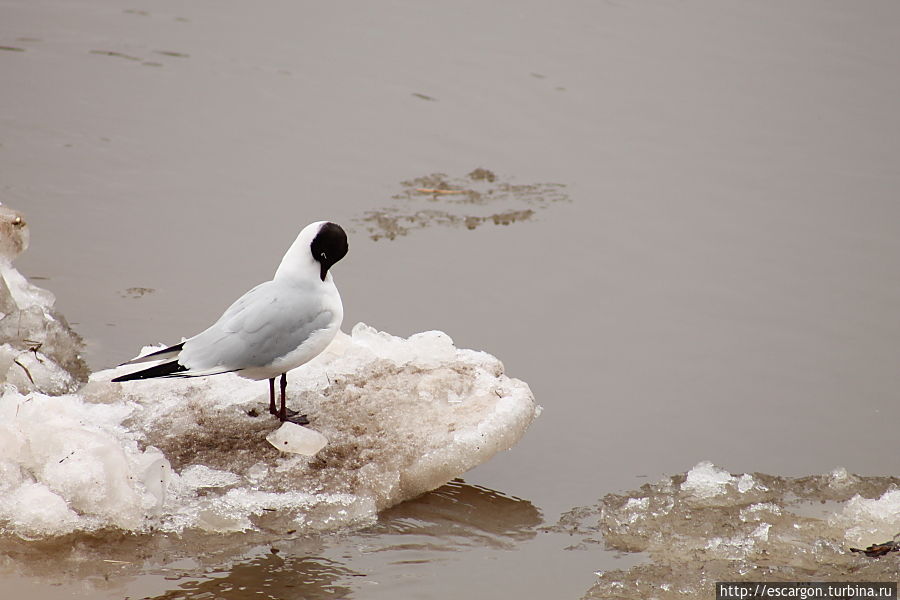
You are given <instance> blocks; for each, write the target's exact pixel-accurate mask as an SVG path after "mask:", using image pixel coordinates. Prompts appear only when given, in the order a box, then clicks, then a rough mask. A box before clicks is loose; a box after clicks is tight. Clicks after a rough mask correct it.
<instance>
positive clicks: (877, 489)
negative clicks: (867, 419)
mask: <svg viewBox="0 0 900 600" xmlns="http://www.w3.org/2000/svg"><path fill="white" fill-rule="evenodd" d="M898 486H900V479H897V478H893V477H861V476H856V475H852V474H850V473H848V472H847V471H846V470H845V469H835V470H834V471H832V472H831V473H828V474H826V475H817V476H809V477H801V478H786V477H776V476H773V475H765V474H761V473H753V474H742V475H738V476H735V475H732V474H731V473H729V472H728V471H726V470H724V469H721V468H719V467H717V466H715V465H713V464H712V463H711V462H708V461H704V462H701V463H699V464H698V465H696V466H695V467H694V468H692V469H691V470H690V471H688V472H687V473H684V474H682V475H676V476H674V477H671V478H666V479H663V480H662V481H660V482H657V483H654V484H647V485H644V486H642V487H641V488H640V489H639V490H636V491H632V492H628V493H626V494H609V495H607V496H605V497H604V498H603V499H602V500H600V502H599V503H598V504H597V505H595V506H592V507H583V508H579V509H575V510H573V511H571V512H569V513H567V514H566V515H564V516H563V517H562V519H561V520H560V523H559V524H558V525H557V526H556V527H555V528H554V529H556V530H559V531H567V532H570V533H572V534H577V535H581V536H582V537H583V538H584V541H585V542H591V541H594V542H603V543H605V544H606V546H607V547H609V548H610V549H613V550H618V551H622V552H644V553H646V555H647V558H648V559H649V560H648V561H647V562H645V563H642V564H639V565H637V566H635V567H633V568H631V569H629V570H627V571H605V572H599V573H598V574H597V575H598V578H599V579H598V582H597V584H596V585H595V586H594V587H593V588H591V589H590V590H589V592H588V594H587V596H586V597H587V598H609V597H615V598H649V597H656V598H693V597H712V595H715V592H714V588H713V586H714V584H715V582H716V581H741V580H750V581H798V580H799V581H804V580H809V578H810V577H812V578H814V579H815V580H819V581H828V580H832V581H891V580H897V579H898V577H900V567H898V563H897V561H896V560H891V559H892V558H893V557H887V560H878V559H872V558H868V557H866V556H865V555H863V554H861V553H859V552H855V551H853V550H851V548H866V547H867V546H870V545H873V544H879V543H883V542H885V541H887V540H891V539H892V538H894V536H895V535H897V533H898V531H900V489H898Z"/></svg>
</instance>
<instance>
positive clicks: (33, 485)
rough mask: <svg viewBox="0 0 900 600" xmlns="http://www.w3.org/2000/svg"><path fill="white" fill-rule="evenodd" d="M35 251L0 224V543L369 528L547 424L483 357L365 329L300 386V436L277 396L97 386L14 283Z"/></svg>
mask: <svg viewBox="0 0 900 600" xmlns="http://www.w3.org/2000/svg"><path fill="white" fill-rule="evenodd" d="M27 245H28V230H27V227H26V226H25V224H24V220H23V219H22V216H21V215H20V214H19V213H16V212H15V211H12V210H10V209H8V208H6V207H3V206H0V534H6V535H11V536H13V537H15V538H25V539H37V538H54V537H58V536H64V535H67V534H72V533H75V534H78V533H85V532H103V531H113V532H116V531H118V532H123V531H124V532H142V533H150V532H156V531H162V532H187V531H194V532H216V533H220V532H236V531H260V532H272V533H286V532H295V531H321V530H326V529H334V528H340V527H343V526H347V525H354V524H361V523H367V522H370V521H371V520H372V519H373V518H374V516H375V514H376V513H377V512H378V511H380V510H382V509H385V508H387V507H390V506H392V505H395V504H397V503H399V502H402V501H403V500H406V499H409V498H413V497H415V496H417V495H419V494H422V493H424V492H426V491H429V490H432V489H435V488H437V487H440V486H441V485H443V484H445V483H446V482H448V481H450V480H451V479H453V478H455V477H457V476H459V475H461V474H462V473H464V472H465V471H467V470H469V469H471V468H472V467H474V466H476V465H478V464H480V463H482V462H484V461H486V460H488V459H489V458H490V457H491V456H493V455H494V454H496V453H497V452H499V451H501V450H506V449H508V448H510V447H512V446H513V445H514V444H515V443H516V442H517V441H518V440H519V439H520V438H521V436H522V435H523V434H524V433H525V430H526V429H527V428H528V426H529V425H530V424H531V422H532V421H533V420H534V419H535V417H536V416H537V415H538V414H539V411H540V407H538V406H537V405H536V404H535V403H534V398H533V396H532V394H531V391H530V390H529V388H528V385H527V384H525V383H524V382H522V381H519V380H516V379H511V378H509V377H507V376H506V375H505V374H504V370H503V365H502V364H501V363H500V361H499V360H497V359H496V358H495V357H493V356H491V355H489V354H486V353H484V352H477V351H472V350H463V349H458V348H456V347H455V346H454V345H453V341H452V340H451V339H450V337H449V336H447V335H446V334H444V333H442V332H439V331H429V332H425V333H419V334H416V335H413V336H411V337H410V338H408V339H403V338H398V337H394V336H392V335H389V334H387V333H384V332H379V331H376V330H375V329H373V328H371V327H368V326H366V325H364V324H358V325H356V326H355V327H354V328H353V330H352V332H351V334H350V335H347V334H343V333H339V334H338V336H337V338H336V339H335V340H334V342H333V343H332V344H331V345H330V346H329V348H328V349H326V350H325V352H323V353H322V354H321V355H319V356H318V357H316V358H315V359H314V360H313V361H311V362H309V363H307V364H306V365H304V366H302V367H301V368H299V369H297V370H295V371H294V372H292V374H291V377H290V378H289V379H290V383H289V386H288V390H287V391H288V398H289V401H290V403H291V404H292V407H293V408H295V409H299V410H300V411H301V412H303V413H305V414H308V415H309V419H310V425H309V426H308V427H307V428H300V427H296V426H295V427H296V429H292V428H287V429H285V428H281V429H279V425H280V424H279V423H278V421H277V420H276V419H273V418H271V417H270V416H269V414H268V410H267V408H268V389H267V387H266V386H265V385H262V384H260V383H259V382H255V381H250V380H246V379H242V378H240V377H238V376H236V375H233V374H224V375H217V376H215V377H208V378H197V379H156V380H144V381H132V382H127V383H121V384H120V383H112V382H110V379H112V378H113V377H115V376H117V375H122V374H123V373H124V372H125V371H127V368H124V369H121V370H115V369H113V370H108V371H103V372H99V373H94V374H93V375H91V376H90V379H89V381H88V378H87V369H86V367H85V365H84V362H83V361H82V360H81V358H80V356H79V354H78V352H79V350H80V347H81V340H80V339H79V338H78V336H77V335H76V334H75V333H74V332H72V330H71V329H70V328H69V327H68V325H67V324H66V322H65V319H63V318H62V316H61V315H59V314H58V313H56V312H55V311H54V310H53V303H54V298H53V295H52V294H51V293H50V292H48V291H46V290H43V289H41V288H38V287H36V286H34V285H33V284H31V283H30V282H28V281H27V280H26V279H25V278H24V277H23V276H22V275H21V274H20V273H19V272H18V271H17V270H16V269H15V268H14V267H13V266H12V261H13V259H14V258H15V257H16V256H17V255H18V254H19V253H20V252H22V251H23V250H24V249H25V248H26V247H27ZM146 350H147V349H145V351H146ZM85 381H87V383H84V382H85ZM82 384H84V385H82ZM275 446H277V447H278V448H277V449H276V447H275Z"/></svg>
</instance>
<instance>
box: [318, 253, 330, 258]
mask: <svg viewBox="0 0 900 600" xmlns="http://www.w3.org/2000/svg"><path fill="white" fill-rule="evenodd" d="M320 256H321V257H322V258H328V257H327V256H325V253H324V252H323V253H322V254H321V255H320Z"/></svg>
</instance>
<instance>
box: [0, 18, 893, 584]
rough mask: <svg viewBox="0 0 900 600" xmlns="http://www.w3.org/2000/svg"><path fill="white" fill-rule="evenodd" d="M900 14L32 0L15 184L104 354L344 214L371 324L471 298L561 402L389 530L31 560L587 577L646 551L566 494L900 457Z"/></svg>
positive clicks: (219, 294) (429, 321)
mask: <svg viewBox="0 0 900 600" xmlns="http://www.w3.org/2000/svg"><path fill="white" fill-rule="evenodd" d="M898 26H900V5H898V4H897V3H895V2H890V1H881V2H879V1H872V2H866V3H851V2H831V1H823V0H816V1H798V2H791V3H783V2H774V1H727V2H699V1H693V0H688V1H674V0H672V1H660V2H654V3H630V2H577V1H571V2H569V1H564V2H556V3H544V2H528V1H526V2H506V1H500V2H454V3H450V4H444V3H436V2H424V3H423V2H379V3H362V2H351V3H309V2H286V1H279V2H269V3H266V4H265V5H264V6H263V5H260V4H257V3H247V2H233V1H228V2H221V1H218V2H211V1H209V0H199V1H196V2H191V3H181V2H172V1H168V0H157V1H154V2H147V1H142V0H136V1H134V2H126V3H119V2H103V1H100V0H84V1H80V2H52V1H44V0H28V1H27V2H26V1H17V2H16V1H13V2H9V1H6V2H0V76H2V77H0V79H2V82H3V83H2V89H3V91H2V102H0V165H2V166H0V168H2V181H0V201H2V202H3V203H4V204H8V205H10V206H12V207H14V208H16V209H19V210H21V211H23V212H24V213H25V214H26V216H27V217H28V220H29V224H30V226H31V232H32V237H31V248H30V249H29V250H28V252H27V253H26V254H25V255H23V256H22V257H21V259H19V260H18V261H17V263H16V264H17V267H18V268H19V269H20V270H21V271H22V272H23V273H24V274H26V275H27V276H29V277H31V278H33V279H34V280H35V283H37V284H39V285H41V286H42V287H46V288H48V289H50V290H52V291H53V292H54V293H55V294H56V295H57V298H58V301H57V308H58V309H59V310H60V311H61V312H62V313H63V314H65V315H66V316H67V317H68V319H69V321H70V322H72V324H73V326H74V327H75V329H76V330H77V331H78V332H79V333H81V334H82V335H83V336H84V338H85V340H86V342H87V358H88V360H89V362H90V363H91V366H92V367H94V368H95V369H99V368H105V367H108V366H111V365H113V364H116V363H118V362H121V361H122V360H124V359H126V358H130V357H131V356H133V355H134V354H135V353H136V352H137V351H138V350H139V349H140V347H141V346H142V345H143V344H147V343H151V342H152V343H155V342H172V341H173V340H176V341H177V340H178V339H180V336H182V335H191V334H193V333H196V332H197V331H199V330H200V329H201V328H203V327H205V326H206V325H207V324H208V323H210V322H212V321H213V320H214V319H215V318H217V317H218V315H219V314H220V313H221V311H222V310H223V309H224V308H225V307H226V306H227V304H228V303H229V302H230V301H231V300H232V299H234V298H236V297H237V296H238V295H240V294H241V293H243V292H244V291H245V290H247V289H249V288H250V287H251V286H252V285H255V284H256V283H258V282H260V281H262V280H264V279H267V278H268V277H269V276H270V274H271V273H272V271H273V270H274V268H275V266H276V265H277V263H278V261H279V260H280V258H281V256H282V253H283V251H284V249H285V248H286V247H287V246H288V245H289V244H290V242H291V241H292V240H293V239H294V237H295V236H296V233H297V231H299V229H300V228H301V227H302V226H303V225H304V224H306V223H308V222H310V221H313V220H317V219H325V218H327V219H331V220H334V221H336V222H339V223H342V224H345V225H346V226H347V227H348V228H350V229H352V232H351V241H350V254H349V255H348V257H347V259H345V260H344V261H343V262H341V263H340V264H339V265H338V266H337V267H336V268H335V278H336V281H337V283H338V286H339V288H340V290H341V293H342V296H343V300H344V306H345V320H344V323H345V329H348V328H349V327H350V326H352V325H353V324H354V323H356V322H358V321H364V322H366V323H369V324H371V325H373V326H375V327H377V328H379V329H382V330H385V331H389V332H391V333H393V334H395V335H404V336H405V335H409V334H411V333H414V332H418V331H424V330H429V329H440V330H443V331H445V332H447V333H448V334H450V335H451V336H452V337H453V339H454V341H455V342H456V344H457V345H458V346H459V347H467V348H476V349H483V350H486V351H488V352H491V353H492V354H495V355H496V356H498V357H499V358H500V359H501V360H503V361H504V363H505V365H506V368H507V372H508V373H509V374H510V375H511V376H514V377H518V378H520V379H523V380H525V381H527V382H528V383H529V385H530V386H531V388H532V390H533V391H534V393H535V396H536V397H537V400H538V402H539V403H540V404H542V405H543V406H544V409H545V410H544V413H543V415H542V416H541V417H540V419H538V421H537V422H536V423H535V424H534V425H533V426H532V428H531V430H530V431H529V432H528V434H527V435H526V436H525V438H524V440H523V441H522V442H521V443H520V444H519V445H518V446H517V447H515V448H514V449H513V450H512V451H510V452H506V453H504V454H502V455H500V456H497V457H495V458H494V459H493V460H492V461H490V462H489V463H487V464H484V465H482V466H480V467H478V468H476V469H474V470H472V471H470V472H469V473H467V474H466V475H465V481H464V482H462V481H457V482H454V483H452V484H450V485H448V486H445V487H444V488H441V489H440V490H438V491H436V492H433V493H431V494H427V495H425V496H423V497H421V498H419V499H417V500H414V501H411V502H407V503H405V504H402V505H400V506H398V507H395V508H393V509H391V510H389V511H387V512H386V513H384V514H383V515H382V516H381V518H380V520H379V523H378V524H377V525H375V526H373V527H370V528H368V529H365V530H362V531H352V532H344V533H339V534H329V535H327V536H322V537H319V538H316V539H308V538H301V539H282V540H274V541H273V540H270V539H256V538H254V537H253V536H251V535H248V536H245V537H243V538H242V537H230V538H226V537H225V536H223V537H222V538H221V539H219V540H211V539H210V538H209V537H205V538H201V539H199V540H191V539H190V538H189V537H186V538H184V539H181V540H178V541H177V542H175V541H171V540H168V541H167V540H156V541H153V542H151V543H146V544H136V543H134V542H129V541H128V540H123V541H122V542H121V543H120V544H117V545H115V546H114V547H113V549H112V551H110V552H107V554H103V552H102V551H101V550H102V548H100V549H98V548H97V546H98V544H99V542H97V543H94V544H93V546H92V542H91V540H90V539H87V540H77V541H72V540H67V541H65V542H64V545H65V544H68V545H69V546H71V545H72V544H75V545H80V546H82V547H83V549H84V553H83V556H85V557H87V558H85V560H83V561H82V562H79V563H77V564H75V563H71V562H59V561H56V560H54V557H55V556H57V553H59V552H61V550H60V549H59V548H54V547H38V548H36V547H33V546H30V545H28V544H23V545H21V546H17V547H15V548H14V549H13V550H10V553H9V554H8V555H7V557H6V559H5V560H4V562H3V574H0V579H2V580H3V581H4V589H6V590H11V591H10V592H9V593H10V594H12V595H11V597H18V596H20V595H22V596H24V595H25V594H29V595H30V596H31V597H33V598H48V599H49V598H71V597H90V598H123V597H130V598H140V597H153V598H171V599H175V598H214V597H224V598H251V597H252V598H257V597H275V598H336V597H353V598H397V597H409V598H436V599H444V598H457V597H469V598H498V597H509V598H513V597H515V598H551V597H552V598H578V597H581V596H582V595H583V594H585V593H586V592H587V591H588V590H589V589H590V588H591V586H592V585H593V584H594V583H595V582H596V581H597V577H596V575H595V574H594V573H595V571H598V570H613V569H623V570H624V569H628V568H629V567H630V566H631V565H632V564H634V563H635V562H637V561H638V560H640V557H639V555H634V554H622V553H619V552H618V551H616V550H615V548H610V549H608V550H605V549H604V545H603V544H590V545H586V546H584V547H582V548H581V549H567V548H568V547H569V546H571V545H572V538H571V536H570V534H569V533H567V532H566V531H564V530H563V529H564V528H563V529H561V528H555V527H550V526H552V525H553V524H555V523H556V522H557V520H558V519H559V517H560V515H562V514H564V513H566V512H567V511H569V510H570V509H572V508H573V507H576V506H580V505H590V504H592V503H594V502H595V501H596V500H597V499H598V498H600V497H602V496H604V495H606V494H610V493H622V492H623V491H625V490H630V489H634V488H636V487H639V486H640V485H641V484H643V483H645V482H648V481H655V480H657V479H659V478H660V477H661V476H662V475H663V474H670V475H671V474H677V473H682V472H685V471H687V470H689V469H690V468H691V467H692V466H693V465H695V464H696V463H698V462H699V461H701V460H704V459H709V460H711V461H713V462H715V463H716V464H718V465H720V466H722V467H725V468H726V469H728V470H730V471H732V472H740V473H750V472H755V471H757V472H764V473H770V474H774V475H781V476H801V475H810V474H820V473H828V472H830V471H831V470H832V469H834V468H835V467H839V466H842V467H845V468H846V469H847V470H848V471H850V472H852V473H859V474H865V475H892V474H896V473H897V470H898V459H897V456H896V452H894V449H893V448H894V445H893V443H892V442H891V440H893V439H894V437H895V429H896V423H897V419H898V417H900V403H898V402H897V397H898V393H900V392H898V390H900V370H898V369H897V356H898V355H900V310H898V307H900V169H898V165H900V112H898V111H897V98H900V78H898V77H897V76H896V75H897V73H898V72H900V38H898V37H897V35H896V32H897V30H898ZM476 169H482V170H481V171H477V170H476ZM488 173H489V174H490V175H489V176H488ZM174 546H177V548H174ZM273 548H274V550H273ZM116 561H119V562H116Z"/></svg>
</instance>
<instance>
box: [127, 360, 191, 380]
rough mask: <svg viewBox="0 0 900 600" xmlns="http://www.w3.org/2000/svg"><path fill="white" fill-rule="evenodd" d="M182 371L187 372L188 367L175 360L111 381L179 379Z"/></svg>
mask: <svg viewBox="0 0 900 600" xmlns="http://www.w3.org/2000/svg"><path fill="white" fill-rule="evenodd" d="M182 371H187V367H185V366H184V365H182V364H179V363H178V361H177V360H173V361H172V362H167V363H163V364H161V365H156V366H153V367H150V368H149V369H144V370H142V371H136V372H134V373H129V374H127V375H121V376H119V377H116V378H115V379H111V380H110V381H115V382H119V381H133V380H135V379H153V378H154V377H177V376H178V375H177V374H178V373H181V372H182Z"/></svg>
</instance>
